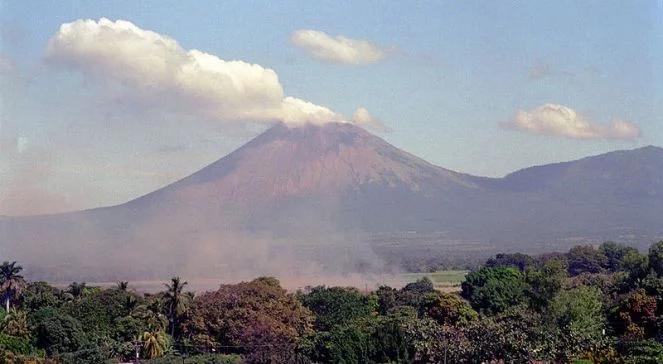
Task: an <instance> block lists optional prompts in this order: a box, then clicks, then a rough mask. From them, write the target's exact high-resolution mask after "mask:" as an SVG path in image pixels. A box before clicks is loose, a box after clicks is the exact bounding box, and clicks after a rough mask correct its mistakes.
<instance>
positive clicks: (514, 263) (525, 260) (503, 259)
mask: <svg viewBox="0 0 663 364" xmlns="http://www.w3.org/2000/svg"><path fill="white" fill-rule="evenodd" d="M532 264H534V259H532V257H530V256H529V255H527V254H521V253H514V254H505V253H500V254H497V255H496V256H495V257H494V258H490V259H488V261H487V262H486V264H485V266H486V267H493V268H494V267H513V268H518V270H520V271H521V272H524V271H525V269H527V267H529V266H531V265H532Z"/></svg>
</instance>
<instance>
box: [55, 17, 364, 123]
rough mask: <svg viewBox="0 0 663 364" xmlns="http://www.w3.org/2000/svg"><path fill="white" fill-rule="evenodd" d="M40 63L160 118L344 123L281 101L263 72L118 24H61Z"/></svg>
mask: <svg viewBox="0 0 663 364" xmlns="http://www.w3.org/2000/svg"><path fill="white" fill-rule="evenodd" d="M46 59H47V60H48V61H49V62H51V63H53V64H57V65H61V66H64V67H68V68H72V69H75V70H78V71H81V72H83V73H85V74H87V75H91V76H93V77H95V78H97V79H98V80H101V81H105V82H112V83H114V84H119V85H121V86H122V87H124V88H123V89H122V93H121V97H122V98H123V99H124V100H123V101H125V102H128V103H132V104H135V105H138V106H142V107H146V108H147V107H149V108H153V109H156V110H162V111H164V112H175V113H180V114H182V115H188V116H190V115H197V116H199V117H203V118H209V119H213V120H218V121H225V122H242V121H251V122H259V123H271V122H274V121H283V122H285V123H287V124H290V125H296V124H302V123H307V122H311V123H325V122H351V120H349V119H347V118H345V117H344V116H343V115H341V114H339V113H336V112H334V111H332V110H330V109H328V108H326V107H324V106H319V105H315V104H313V103H310V102H308V101H304V100H300V99H297V98H293V97H286V96H285V95H284V91H283V88H282V86H281V84H280V82H279V79H278V75H277V74H276V72H274V71H273V70H271V69H269V68H265V67H262V66H260V65H257V64H251V63H247V62H243V61H237V60H233V61H226V60H223V59H220V58H219V57H217V56H215V55H212V54H208V53H205V52H201V51H199V50H196V49H191V50H186V49H184V48H182V46H180V44H179V43H178V42H177V41H175V40H174V39H172V38H169V37H167V36H165V35H161V34H159V33H156V32H153V31H149V30H144V29H141V28H139V27H137V26H136V25H134V24H132V23H131V22H128V21H124V20H118V21H111V20H108V19H105V18H102V19H100V20H99V21H95V20H76V21H74V22H72V23H66V24H62V25H61V26H60V29H59V31H58V32H57V33H56V34H55V35H54V36H53V37H52V38H51V39H50V40H49V43H48V47H47V50H46Z"/></svg>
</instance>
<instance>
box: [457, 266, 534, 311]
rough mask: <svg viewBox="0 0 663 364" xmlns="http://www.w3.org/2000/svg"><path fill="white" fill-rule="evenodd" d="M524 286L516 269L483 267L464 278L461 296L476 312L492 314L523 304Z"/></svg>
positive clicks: (520, 274)
mask: <svg viewBox="0 0 663 364" xmlns="http://www.w3.org/2000/svg"><path fill="white" fill-rule="evenodd" d="M525 288H526V284H525V281H524V278H523V274H522V273H521V272H520V271H519V270H518V269H516V268H504V267H497V268H489V267H483V268H481V269H479V270H478V271H474V272H471V273H469V274H468V275H467V276H465V282H463V284H462V296H463V297H464V298H465V299H467V300H468V301H470V304H471V305H472V307H474V308H475V309H476V310H479V311H482V312H486V313H489V314H494V313H498V312H502V311H504V310H506V309H507V308H509V307H511V306H515V305H518V304H521V303H524V302H525V298H526V297H525Z"/></svg>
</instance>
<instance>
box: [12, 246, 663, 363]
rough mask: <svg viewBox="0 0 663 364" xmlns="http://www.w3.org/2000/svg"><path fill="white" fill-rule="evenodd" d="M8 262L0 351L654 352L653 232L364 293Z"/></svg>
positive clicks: (661, 313) (506, 356) (563, 358)
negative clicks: (50, 272) (110, 275)
mask: <svg viewBox="0 0 663 364" xmlns="http://www.w3.org/2000/svg"><path fill="white" fill-rule="evenodd" d="M21 274H22V269H21V266H20V265H19V264H17V263H16V262H5V263H3V264H2V265H1V266H0V290H1V294H2V303H3V307H4V309H2V310H0V362H8V363H27V362H29V363H104V362H119V361H130V360H134V359H135V358H137V357H138V358H140V360H141V362H144V363H155V364H156V363H397V362H408V363H481V362H507V363H524V362H548V363H566V362H594V363H608V362H616V363H661V362H663V241H661V242H658V243H656V244H653V245H652V246H651V247H650V249H649V251H648V252H647V253H646V254H642V253H640V252H639V251H637V250H636V249H633V248H629V247H626V246H623V245H620V244H615V243H610V242H608V243H604V244H602V245H601V246H599V247H593V246H577V247H574V248H572V249H571V250H570V251H569V252H567V253H551V254H544V255H541V256H528V255H524V254H498V255H496V256H495V257H493V258H491V259H489V260H488V261H487V262H486V263H485V264H483V265H482V266H481V267H479V268H477V269H475V270H472V271H470V272H469V273H466V272H457V273H455V274H452V276H453V277H452V278H454V279H457V281H458V282H459V283H460V282H461V281H462V283H460V290H459V292H450V293H449V292H443V291H441V290H438V289H436V285H435V283H434V282H433V281H432V280H431V279H429V278H428V277H421V278H419V277H417V278H419V279H418V280H417V281H416V282H412V283H409V284H407V285H405V286H404V287H402V288H400V289H396V288H391V287H387V286H382V287H380V288H379V289H377V290H375V291H373V292H362V291H359V290H357V289H355V288H347V287H325V286H319V287H310V288H307V289H305V290H302V291H298V292H287V291H286V290H285V289H283V288H282V287H281V285H280V283H279V281H278V280H277V279H275V278H265V277H263V278H257V279H255V280H253V281H250V282H242V283H238V284H227V285H221V286H220V287H219V289H218V290H216V291H213V292H203V293H200V294H197V295H194V294H193V293H191V292H188V291H187V290H186V288H187V283H186V282H185V281H184V280H182V279H180V278H179V277H174V278H172V279H171V281H170V283H169V284H166V285H165V286H164V289H163V291H162V292H160V293H156V294H138V293H136V292H134V291H133V290H132V289H131V284H130V283H129V282H118V284H117V286H116V287H114V288H109V289H100V288H97V287H91V286H88V285H86V284H85V283H77V282H74V283H72V284H71V285H70V286H69V287H68V288H66V289H57V288H54V287H52V286H50V285H48V284H47V283H45V282H27V281H26V280H25V279H24V278H23V276H22V275H21ZM436 277H437V276H436V275H435V274H432V278H433V279H434V280H436V279H437V280H441V279H443V278H442V277H441V276H440V277H437V278H436ZM438 283H439V282H438Z"/></svg>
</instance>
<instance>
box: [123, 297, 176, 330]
mask: <svg viewBox="0 0 663 364" xmlns="http://www.w3.org/2000/svg"><path fill="white" fill-rule="evenodd" d="M162 307H163V301H162V300H161V298H160V297H150V298H149V299H148V301H147V302H146V303H144V304H142V305H138V306H136V307H135V308H134V309H133V310H132V311H131V316H133V317H136V318H139V319H141V320H143V321H145V322H146V323H147V326H148V327H149V329H150V330H151V331H163V330H164V329H165V328H166V327H167V326H168V319H167V318H166V316H165V315H164V314H162V313H161V308H162Z"/></svg>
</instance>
